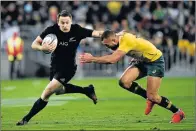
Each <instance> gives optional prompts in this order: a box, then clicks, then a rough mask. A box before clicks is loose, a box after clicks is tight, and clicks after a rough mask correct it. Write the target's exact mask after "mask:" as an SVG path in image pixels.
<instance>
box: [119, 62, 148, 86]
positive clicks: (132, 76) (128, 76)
mask: <svg viewBox="0 0 196 131" xmlns="http://www.w3.org/2000/svg"><path fill="white" fill-rule="evenodd" d="M145 74H146V73H145V71H144V67H143V66H142V65H141V64H135V65H130V66H129V67H128V68H127V69H126V70H125V71H124V72H123V74H122V75H121V77H120V82H123V83H130V84H131V82H133V81H135V80H138V79H140V78H142V77H144V76H145Z"/></svg>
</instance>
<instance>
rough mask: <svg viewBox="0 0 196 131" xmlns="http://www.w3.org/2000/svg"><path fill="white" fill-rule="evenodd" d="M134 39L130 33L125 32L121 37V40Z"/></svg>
mask: <svg viewBox="0 0 196 131" xmlns="http://www.w3.org/2000/svg"><path fill="white" fill-rule="evenodd" d="M134 37H135V35H133V34H132V33H128V32H125V33H124V34H123V36H122V40H127V39H133V38H134Z"/></svg>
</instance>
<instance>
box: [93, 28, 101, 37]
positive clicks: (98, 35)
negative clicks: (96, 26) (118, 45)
mask: <svg viewBox="0 0 196 131" xmlns="http://www.w3.org/2000/svg"><path fill="white" fill-rule="evenodd" d="M103 32H104V31H97V30H93V33H92V37H99V38H100V37H101V35H102V34H103Z"/></svg>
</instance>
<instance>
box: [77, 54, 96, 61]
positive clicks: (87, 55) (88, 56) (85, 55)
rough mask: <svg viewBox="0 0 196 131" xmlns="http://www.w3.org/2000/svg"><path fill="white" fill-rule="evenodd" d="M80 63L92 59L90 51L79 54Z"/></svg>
mask: <svg viewBox="0 0 196 131" xmlns="http://www.w3.org/2000/svg"><path fill="white" fill-rule="evenodd" d="M79 59H80V62H81V63H91V62H92V60H93V56H92V55H91V54H90V53H84V54H82V55H80V56H79Z"/></svg>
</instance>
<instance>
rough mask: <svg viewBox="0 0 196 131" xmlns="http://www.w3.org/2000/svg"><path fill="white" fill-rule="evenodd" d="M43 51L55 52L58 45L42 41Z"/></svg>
mask: <svg viewBox="0 0 196 131" xmlns="http://www.w3.org/2000/svg"><path fill="white" fill-rule="evenodd" d="M41 49H42V51H49V52H53V51H54V50H55V49H56V46H55V45H54V44H48V43H46V42H45V43H42V48H41Z"/></svg>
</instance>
